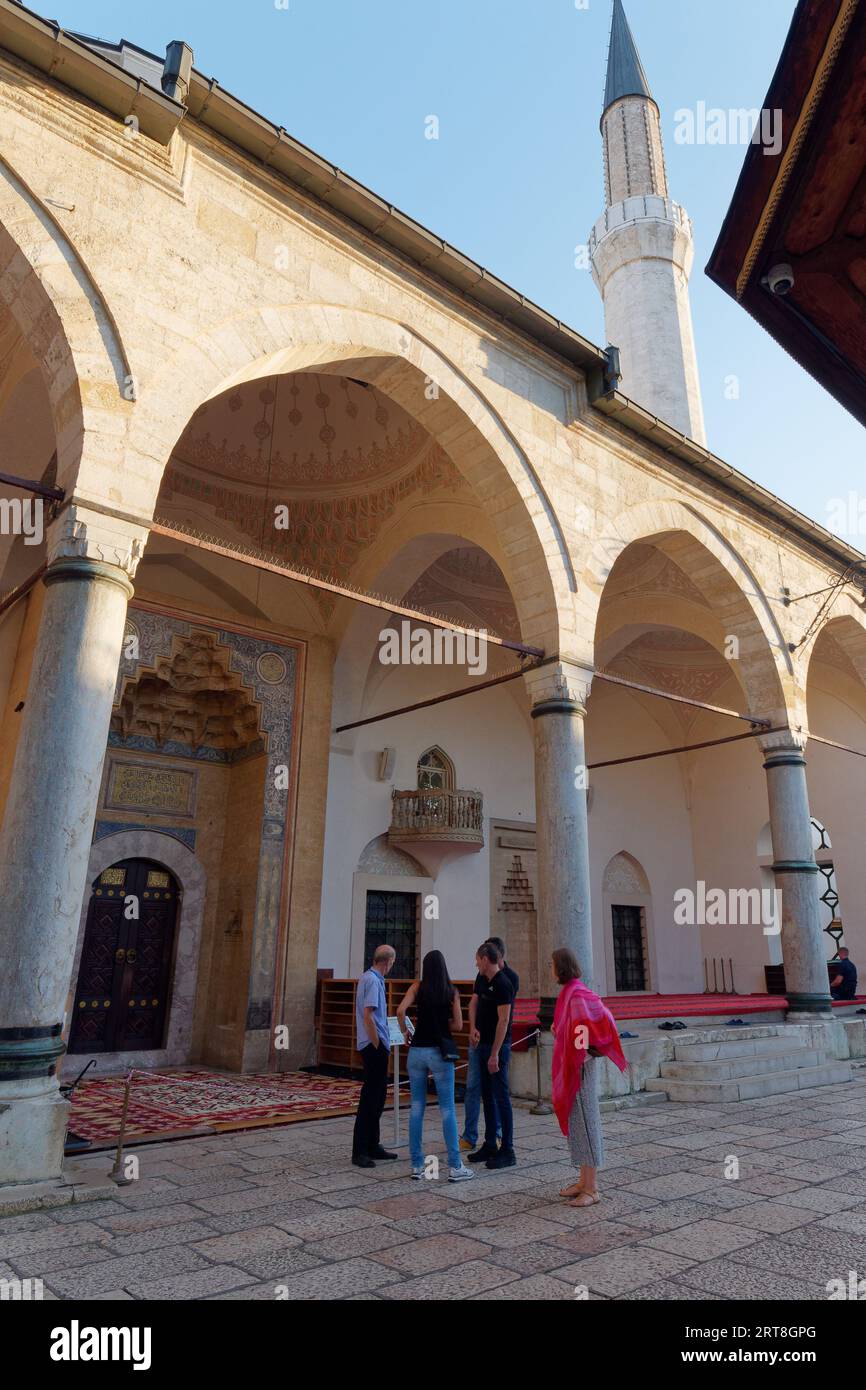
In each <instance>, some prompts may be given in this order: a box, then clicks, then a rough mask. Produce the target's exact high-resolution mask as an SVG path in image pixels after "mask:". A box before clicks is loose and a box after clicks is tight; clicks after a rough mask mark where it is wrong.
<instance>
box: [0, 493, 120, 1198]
mask: <svg viewBox="0 0 866 1390" xmlns="http://www.w3.org/2000/svg"><path fill="white" fill-rule="evenodd" d="M146 534H147V533H146V531H145V529H144V528H143V527H136V526H134V525H133V524H131V523H130V524H127V523H120V522H117V521H113V520H110V519H108V518H106V517H103V516H102V515H100V514H99V513H97V512H95V511H91V510H89V509H86V508H82V507H79V506H74V505H73V506H70V507H68V508H66V510H65V511H64V512H63V513H62V514H61V516H60V518H59V519H58V520H57V521H56V522H55V523H54V524H53V525H52V527H51V528H50V530H49V534H48V555H47V559H48V568H47V571H46V574H45V577H44V584H45V601H44V609H43V613H42V621H41V623H40V627H39V634H38V638H37V642H36V649H35V653H34V659H33V668H32V672H31V676H30V684H29V686H28V690H27V697H26V701H25V705H24V711H23V716H22V726H21V730H20V733H19V736H18V742H17V748H16V753H15V761H14V765H13V769H12V779H11V784H10V789H9V797H8V800H7V804H6V814H5V818H4V821H3V828H2V831H0V883H2V892H0V961H2V970H0V1191H2V1190H3V1189H5V1188H6V1186H7V1185H11V1184H21V1183H40V1182H50V1181H51V1180H56V1179H57V1177H58V1176H59V1174H60V1170H61V1165H62V1162H63V1141H64V1136H65V1129H66V1123H67V1111H68V1104H67V1102H66V1101H64V1100H63V1099H62V1097H61V1096H60V1094H59V1091H58V1085H57V1078H56V1075H55V1068H56V1063H57V1060H58V1058H59V1056H60V1054H61V1053H62V1051H63V1043H62V1041H61V1036H60V1035H61V1030H62V1025H63V1013H64V1008H65V1005H66V998H67V993H68V990H69V984H70V972H71V970H72V962H73V956H74V952H75V942H76V934H77V931H78V922H79V914H80V911H81V902H82V898H83V895H84V892H85V889H86V878H87V862H88V855H89V851H90V843H91V838H92V834H93V823H94V818H95V815H96V806H97V797H98V792H99V781H100V775H101V771H102V763H103V759H104V756H105V747H106V741H107V738H108V726H109V721H110V717H111V706H112V700H113V697H114V687H115V681H116V676H117V667H118V661H119V658H120V650H121V644H122V640H123V632H124V624H125V619H126V607H127V603H128V600H129V599H130V597H131V595H132V583H131V576H132V574H133V573H134V571H135V568H136V565H137V563H138V560H139V558H140V556H141V553H142V550H143V546H144V541H145V538H146Z"/></svg>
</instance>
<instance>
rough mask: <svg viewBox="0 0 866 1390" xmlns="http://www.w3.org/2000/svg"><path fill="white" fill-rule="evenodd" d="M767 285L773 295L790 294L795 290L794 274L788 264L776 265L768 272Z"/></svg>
mask: <svg viewBox="0 0 866 1390" xmlns="http://www.w3.org/2000/svg"><path fill="white" fill-rule="evenodd" d="M767 285H768V286H769V289H770V293H771V294H778V295H785V294H789V293H790V292H791V290H792V289H793V288H794V272H793V270H792V269H791V267H790V266H789V265H788V264H787V262H784V261H783V262H781V263H780V264H779V265H774V266H773V267H772V268H771V269H770V270H768V271H767Z"/></svg>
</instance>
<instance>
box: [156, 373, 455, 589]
mask: <svg viewBox="0 0 866 1390" xmlns="http://www.w3.org/2000/svg"><path fill="white" fill-rule="evenodd" d="M437 491H444V492H447V494H448V495H449V497H453V496H455V495H457V494H462V496H463V497H464V498H466V497H469V496H470V495H471V494H470V491H469V487H468V484H467V483H466V481H465V479H464V478H463V475H462V474H461V473H460V472H459V471H458V470H457V468H456V467H455V466H454V464H453V463H452V461H451V459H450V458H449V456H448V455H447V454H446V453H445V451H444V450H443V449H442V448H441V447H440V446H439V444H437V443H436V441H435V440H434V439H433V438H432V437H431V436H430V435H429V434H428V433H427V431H426V430H425V429H424V428H423V426H422V425H420V424H418V423H417V421H415V420H414V419H412V417H411V416H410V415H408V414H407V413H406V412H405V411H404V410H403V409H402V408H401V407H400V406H399V405H397V404H396V403H395V402H394V401H392V400H390V399H389V398H388V397H387V396H384V395H383V394H382V393H381V392H380V391H377V390H376V388H375V387H373V386H367V385H366V384H365V383H362V382H356V381H353V380H351V379H350V378H348V377H338V376H328V375H326V374H324V373H320V372H316V373H313V372H297V373H294V374H291V375H287V376H280V377H270V378H267V379H264V380H259V381H253V382H246V383H245V384H244V385H242V386H239V387H238V388H237V389H235V390H232V391H228V392H224V393H223V394H222V395H221V396H217V397H216V398H215V399H214V400H211V401H207V402H205V404H204V405H202V406H201V407H200V408H199V409H198V410H197V411H196V413H195V415H194V416H193V417H192V419H191V421H190V423H189V425H188V426H187V428H186V430H185V431H184V433H183V435H182V436H181V438H180V440H179V441H178V443H177V445H176V447H175V449H174V452H173V453H172V457H171V460H170V462H169V464H168V467H167V468H166V470H165V474H164V477H163V482H162V488H161V490H160V496H159V502H158V504H157V512H158V513H160V514H162V515H168V516H169V517H171V518H172V519H174V520H175V521H177V522H180V523H181V524H182V525H189V526H192V527H193V528H196V529H199V530H202V531H206V532H211V533H216V534H218V535H220V536H221V537H224V538H226V539H229V540H236V541H237V543H239V544H241V545H247V546H248V545H251V544H252V545H254V546H258V547H260V548H261V549H263V550H266V551H269V552H270V553H272V554H274V555H276V556H278V557H279V558H281V559H283V560H284V562H285V563H288V564H292V565H299V566H302V567H304V568H308V569H311V570H313V571H315V572H316V573H319V574H323V575H330V576H333V577H335V578H341V579H345V578H348V577H349V576H350V575H351V572H352V569H353V566H354V564H355V562H356V560H357V558H358V556H359V554H360V552H361V551H362V550H363V549H364V547H366V546H368V545H369V544H371V542H372V541H373V540H375V538H376V536H377V534H378V532H379V530H380V529H381V527H382V525H383V524H384V523H385V522H386V521H387V520H388V519H389V518H390V517H391V516H393V514H394V513H395V512H396V511H397V509H398V508H399V507H400V506H401V505H403V504H404V503H405V502H406V501H407V500H408V499H409V498H410V497H412V496H413V494H419V493H420V494H421V495H429V494H431V493H434V492H437ZM278 507H285V508H286V509H287V513H288V522H287V524H286V525H283V526H282V527H278V526H276V525H275V513H276V509H277V508H278ZM322 602H324V603H326V604H327V600H324V599H323V600H322Z"/></svg>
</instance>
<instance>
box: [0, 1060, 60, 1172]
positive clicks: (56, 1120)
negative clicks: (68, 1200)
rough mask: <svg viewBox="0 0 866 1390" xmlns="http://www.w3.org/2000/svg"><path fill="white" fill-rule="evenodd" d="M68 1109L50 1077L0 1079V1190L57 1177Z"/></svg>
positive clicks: (54, 1080) (53, 1079)
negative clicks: (4, 1080) (10, 1080)
mask: <svg viewBox="0 0 866 1390" xmlns="http://www.w3.org/2000/svg"><path fill="white" fill-rule="evenodd" d="M70 1108H71V1107H70V1104H69V1101H68V1100H64V1098H63V1096H61V1094H60V1091H59V1090H58V1087H57V1081H56V1079H55V1078H54V1077H53V1076H52V1077H50V1078H46V1077H38V1078H37V1077H33V1078H32V1079H30V1080H24V1081H12V1082H9V1081H6V1082H3V1081H0V1190H2V1189H5V1188H7V1187H9V1186H11V1185H12V1184H17V1183H28V1184H30V1183H45V1182H47V1183H51V1182H57V1181H58V1180H59V1179H60V1176H61V1171H62V1168H63V1147H64V1144H65V1143H66V1126H67V1123H68V1120H69V1111H70Z"/></svg>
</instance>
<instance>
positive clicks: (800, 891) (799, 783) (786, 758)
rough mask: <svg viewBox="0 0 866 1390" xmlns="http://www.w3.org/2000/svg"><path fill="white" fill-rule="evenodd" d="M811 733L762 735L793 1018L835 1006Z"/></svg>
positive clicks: (786, 970)
mask: <svg viewBox="0 0 866 1390" xmlns="http://www.w3.org/2000/svg"><path fill="white" fill-rule="evenodd" d="M805 741H806V738H805V735H800V734H797V733H794V732H792V731H790V730H788V731H786V732H785V733H784V734H774V735H768V736H767V737H766V738H765V739H762V740H761V743H762V746H763V750H764V767H765V769H766V772H767V795H768V799H769V803H770V833H771V836H772V841H773V873H774V875H775V879H776V888H777V890H778V891H779V893H780V895H781V919H782V921H781V926H782V930H781V940H782V960H783V962H784V966H785V988H786V992H787V996H788V1018H789V1019H790V1020H791V1021H792V1022H797V1021H799V1020H801V1019H803V1018H814V1017H815V1015H816V1014H829V1013H830V1011H831V1000H830V987H829V980H828V974H827V952H826V949H825V943H824V934H823V932H822V930H821V919H820V914H819V908H818V889H817V883H816V875H817V873H818V866H817V864H816V863H815V856H814V853H813V851H812V823H811V818H810V812H809V789H808V786H807V784H806V759H805V757H804V756H803V748H804V746H805Z"/></svg>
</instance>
